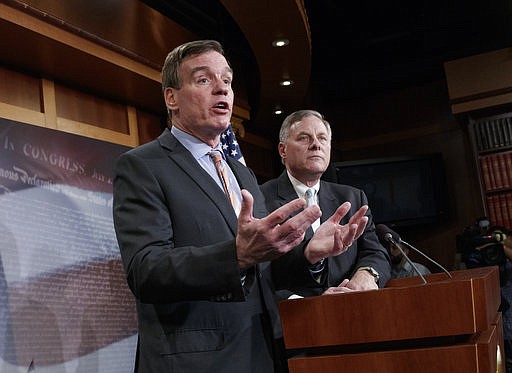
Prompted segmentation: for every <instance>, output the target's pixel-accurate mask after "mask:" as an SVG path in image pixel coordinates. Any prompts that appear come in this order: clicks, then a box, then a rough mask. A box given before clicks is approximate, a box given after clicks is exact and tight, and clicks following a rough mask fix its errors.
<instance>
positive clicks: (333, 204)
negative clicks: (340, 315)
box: [260, 171, 391, 298]
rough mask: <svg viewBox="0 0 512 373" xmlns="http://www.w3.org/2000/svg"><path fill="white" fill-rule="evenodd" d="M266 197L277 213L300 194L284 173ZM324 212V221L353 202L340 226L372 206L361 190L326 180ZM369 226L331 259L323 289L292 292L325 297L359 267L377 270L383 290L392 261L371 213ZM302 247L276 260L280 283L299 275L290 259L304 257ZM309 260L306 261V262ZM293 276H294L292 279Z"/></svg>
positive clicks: (270, 185) (320, 196)
mask: <svg viewBox="0 0 512 373" xmlns="http://www.w3.org/2000/svg"><path fill="white" fill-rule="evenodd" d="M260 189H261V191H262V192H263V195H264V196H265V200H266V204H267V209H268V210H269V211H273V210H275V209H277V208H278V207H280V206H282V205H284V204H285V203H287V202H289V201H291V200H293V199H295V198H297V193H296V192H295V190H294V189H293V186H292V183H291V181H290V179H289V178H288V175H287V173H286V171H284V172H283V173H282V174H281V175H280V176H279V177H278V178H277V179H273V180H270V181H268V182H266V183H265V184H263V185H261V187H260ZM318 200H319V205H320V209H321V210H322V217H321V218H320V221H321V222H323V221H325V220H326V219H328V218H329V217H331V216H332V214H333V213H334V212H335V211H336V209H337V208H338V207H339V206H340V205H341V204H342V203H343V202H345V201H349V202H350V203H351V205H352V207H351V209H350V211H349V212H348V213H347V215H345V217H344V218H343V219H342V221H341V222H340V224H346V223H348V219H349V218H350V216H352V215H353V214H354V213H355V212H356V211H357V210H358V209H359V208H360V207H361V206H362V205H365V204H368V201H367V198H366V195H365V194H364V192H363V191H362V190H360V189H356V188H353V187H351V186H348V185H341V184H334V183H330V182H326V181H323V180H322V181H320V190H319V193H318ZM367 216H368V218H369V219H368V224H367V226H366V229H365V231H364V233H363V234H362V235H361V237H359V239H357V240H356V241H355V242H354V243H353V244H352V246H350V248H349V249H348V251H346V252H345V253H343V254H341V255H338V256H336V257H331V258H328V259H327V263H326V264H327V277H326V278H325V281H324V282H323V283H322V284H320V286H313V287H302V286H301V287H296V286H295V285H293V284H288V289H289V290H291V291H292V292H294V293H296V294H299V295H302V296H311V295H319V294H321V293H322V292H323V291H324V290H325V289H326V288H327V287H330V286H338V285H339V284H340V283H341V282H342V281H343V280H344V279H345V278H350V277H351V276H352V274H353V273H354V271H355V270H356V269H357V268H359V267H364V266H370V267H373V268H374V269H375V270H376V271H377V272H379V274H380V280H379V286H380V287H383V286H384V285H385V284H386V282H387V281H388V280H389V278H390V271H391V268H390V262H389V256H388V253H387V251H386V249H385V248H384V247H383V246H382V245H381V244H380V243H379V240H378V238H377V235H376V233H375V223H374V222H373V219H372V215H371V212H370V210H368V212H367ZM312 234H313V231H312V230H311V229H309V231H308V232H307V234H306V240H307V239H308V238H310V237H311V235H312ZM301 249H303V248H302V247H298V248H296V249H295V250H294V251H293V253H289V254H288V255H286V256H284V257H282V258H280V259H279V260H277V261H275V262H274V263H273V264H272V266H273V267H274V268H273V270H272V273H273V275H274V278H280V283H286V279H284V278H283V277H293V276H296V275H295V274H296V273H297V272H296V268H294V266H295V264H294V263H296V261H291V260H290V258H291V257H292V256H293V255H295V256H296V259H298V258H299V257H302V258H303V257H304V256H303V252H301V251H300V250H301ZM303 261H305V258H304V259H303ZM292 274H293V276H292ZM289 294H290V292H282V293H280V298H283V297H286V296H287V295H289Z"/></svg>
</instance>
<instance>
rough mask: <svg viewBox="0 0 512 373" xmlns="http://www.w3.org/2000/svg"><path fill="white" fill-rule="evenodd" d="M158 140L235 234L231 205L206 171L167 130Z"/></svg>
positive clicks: (234, 216) (234, 217)
mask: <svg viewBox="0 0 512 373" xmlns="http://www.w3.org/2000/svg"><path fill="white" fill-rule="evenodd" d="M158 141H159V142H160V145H161V146H162V148H163V149H164V150H165V151H166V153H167V155H168V157H169V158H170V159H171V160H172V161H173V162H174V163H175V164H176V165H177V166H178V167H180V168H181V169H182V170H183V171H184V172H185V173H186V174H187V175H188V176H189V177H190V178H191V179H192V180H193V181H194V182H195V183H196V185H197V186H198V188H199V189H201V190H202V191H203V193H204V194H205V195H206V196H207V197H208V198H209V199H210V200H211V201H212V202H213V204H214V205H215V206H216V207H217V208H218V209H219V211H220V212H221V213H222V215H223V216H224V219H225V220H226V222H227V223H228V225H229V227H230V228H231V231H232V232H233V234H236V231H237V225H238V221H237V217H236V214H235V212H234V210H233V207H232V206H231V203H230V202H229V200H228V199H227V198H226V195H225V194H224V192H223V191H222V190H221V189H220V188H219V186H218V185H217V183H216V182H215V181H214V180H213V179H212V178H211V176H210V175H209V174H208V172H206V171H205V170H204V169H203V168H202V167H201V166H200V165H199V163H197V161H196V160H195V159H194V157H193V156H192V154H191V153H190V152H189V151H188V150H187V149H186V148H185V147H184V146H183V145H182V144H181V143H180V142H179V141H178V140H177V139H176V138H175V137H174V136H173V135H172V134H171V132H170V131H169V130H166V131H165V132H164V133H162V134H161V135H160V136H159V137H158Z"/></svg>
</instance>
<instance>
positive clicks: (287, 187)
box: [277, 170, 313, 240]
mask: <svg viewBox="0 0 512 373" xmlns="http://www.w3.org/2000/svg"><path fill="white" fill-rule="evenodd" d="M277 196H278V198H279V204H280V206H282V205H284V204H286V203H288V202H290V201H293V200H294V199H296V198H298V195H297V192H295V189H293V185H292V182H291V181H290V179H289V178H288V174H287V173H286V170H285V171H284V172H283V173H282V174H281V175H280V176H279V178H278V179H277ZM300 211H302V210H299V211H295V212H294V213H292V214H291V216H295V215H297V214H298V213H299V212H300ZM291 216H290V217H291ZM311 237H313V228H311V227H309V228H308V229H307V230H306V235H305V237H304V238H305V239H306V240H308V239H310V238H311Z"/></svg>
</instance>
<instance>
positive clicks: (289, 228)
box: [236, 190, 322, 269]
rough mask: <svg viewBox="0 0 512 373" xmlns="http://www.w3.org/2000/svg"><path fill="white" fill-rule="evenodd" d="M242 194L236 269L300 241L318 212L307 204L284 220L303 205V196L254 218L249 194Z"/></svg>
mask: <svg viewBox="0 0 512 373" xmlns="http://www.w3.org/2000/svg"><path fill="white" fill-rule="evenodd" d="M242 197H243V200H242V208H241V210H240V215H239V216H238V234H237V236H236V251H237V258H238V264H239V266H240V269H245V268H248V267H250V266H252V265H254V264H256V263H261V262H265V261H268V260H272V259H276V258H278V257H279V256H281V255H283V254H286V253H287V252H288V251H290V250H291V249H293V248H294V247H295V246H297V245H298V244H299V243H301V242H302V240H303V239H304V233H305V232H306V230H307V229H308V227H309V226H310V225H311V224H312V223H313V222H314V221H315V220H317V219H318V218H319V217H320V216H321V215H322V213H321V211H320V208H319V207H318V206H310V207H308V208H306V209H304V210H303V211H301V212H300V213H298V214H297V215H295V216H293V217H291V218H290V219H288V217H289V216H290V215H291V214H292V213H293V212H295V211H297V210H300V209H302V208H303V207H304V205H305V201H304V200H303V199H301V198H297V199H295V200H293V201H291V202H289V203H287V204H286V205H284V206H281V207H280V208H278V209H277V210H275V211H274V212H273V213H271V214H269V215H268V216H266V217H264V218H262V219H257V218H255V217H254V216H253V204H254V199H253V197H252V195H251V193H249V192H248V191H247V190H242ZM286 219H288V220H286Z"/></svg>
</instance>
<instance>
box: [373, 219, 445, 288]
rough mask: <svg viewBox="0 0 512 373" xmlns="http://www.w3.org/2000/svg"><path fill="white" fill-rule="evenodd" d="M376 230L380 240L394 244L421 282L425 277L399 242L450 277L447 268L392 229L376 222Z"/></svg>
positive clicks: (424, 281) (424, 280)
mask: <svg viewBox="0 0 512 373" xmlns="http://www.w3.org/2000/svg"><path fill="white" fill-rule="evenodd" d="M376 230H377V236H378V237H379V238H380V239H381V240H382V241H386V242H389V243H390V244H392V245H393V246H395V247H396V248H397V249H398V250H399V251H400V253H401V254H402V255H403V256H404V258H405V260H407V262H408V263H409V264H410V265H411V266H412V268H413V269H414V272H416V273H417V274H418V275H419V276H420V277H421V279H422V280H423V283H425V284H426V283H427V280H426V279H425V277H424V276H423V275H422V274H421V273H420V271H419V270H418V267H416V265H415V264H414V263H413V262H412V261H411V260H410V259H409V257H408V256H407V255H406V254H405V252H404V251H403V249H402V248H401V247H400V245H399V244H401V243H402V244H404V245H406V246H407V247H408V248H410V249H411V250H413V251H415V252H416V253H418V254H420V255H421V256H422V257H424V258H425V259H427V260H428V261H429V262H431V263H433V264H434V265H436V266H437V267H438V268H440V269H441V270H442V271H443V272H444V273H446V275H447V276H448V277H449V278H452V275H451V274H450V272H448V270H446V268H444V267H443V266H442V265H441V264H439V263H438V262H436V261H435V260H434V259H432V258H431V257H429V256H428V255H426V254H425V253H423V252H422V251H421V250H419V249H417V248H415V247H414V246H412V245H411V244H410V243H408V242H405V241H404V240H402V239H401V238H400V236H399V235H398V233H396V232H395V231H393V230H392V229H390V228H388V227H387V226H386V225H384V224H377V226H376Z"/></svg>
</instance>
